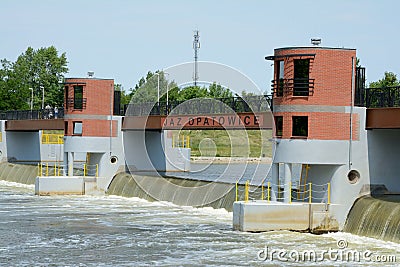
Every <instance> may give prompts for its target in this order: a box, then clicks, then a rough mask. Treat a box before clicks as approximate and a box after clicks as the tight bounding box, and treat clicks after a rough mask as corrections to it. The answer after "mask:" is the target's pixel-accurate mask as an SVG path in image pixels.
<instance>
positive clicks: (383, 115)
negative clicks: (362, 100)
mask: <svg viewBox="0 0 400 267" xmlns="http://www.w3.org/2000/svg"><path fill="white" fill-rule="evenodd" d="M365 128H366V129H367V130H372V129H400V107H396V108H395V107H391V108H368V109H367V120H366V125H365Z"/></svg>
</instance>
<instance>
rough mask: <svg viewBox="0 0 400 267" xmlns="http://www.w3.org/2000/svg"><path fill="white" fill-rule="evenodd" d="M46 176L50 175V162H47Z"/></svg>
mask: <svg viewBox="0 0 400 267" xmlns="http://www.w3.org/2000/svg"><path fill="white" fill-rule="evenodd" d="M46 176H49V163H48V162H47V163H46Z"/></svg>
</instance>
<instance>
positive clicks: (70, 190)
mask: <svg viewBox="0 0 400 267" xmlns="http://www.w3.org/2000/svg"><path fill="white" fill-rule="evenodd" d="M103 180H104V179H102V178H96V177H83V176H39V177H36V180H35V195H39V196H48V195H94V194H95V195H98V194H104V189H102V188H101V184H102V181H103Z"/></svg>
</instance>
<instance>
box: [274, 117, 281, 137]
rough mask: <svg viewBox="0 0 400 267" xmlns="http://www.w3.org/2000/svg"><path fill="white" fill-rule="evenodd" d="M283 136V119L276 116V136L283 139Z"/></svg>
mask: <svg viewBox="0 0 400 267" xmlns="http://www.w3.org/2000/svg"><path fill="white" fill-rule="evenodd" d="M282 134H283V117H282V116H275V136H277V137H282Z"/></svg>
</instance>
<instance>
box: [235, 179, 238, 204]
mask: <svg viewBox="0 0 400 267" xmlns="http://www.w3.org/2000/svg"><path fill="white" fill-rule="evenodd" d="M235 186H236V187H235V192H236V198H235V200H236V201H238V200H239V186H238V182H236V184H235Z"/></svg>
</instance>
